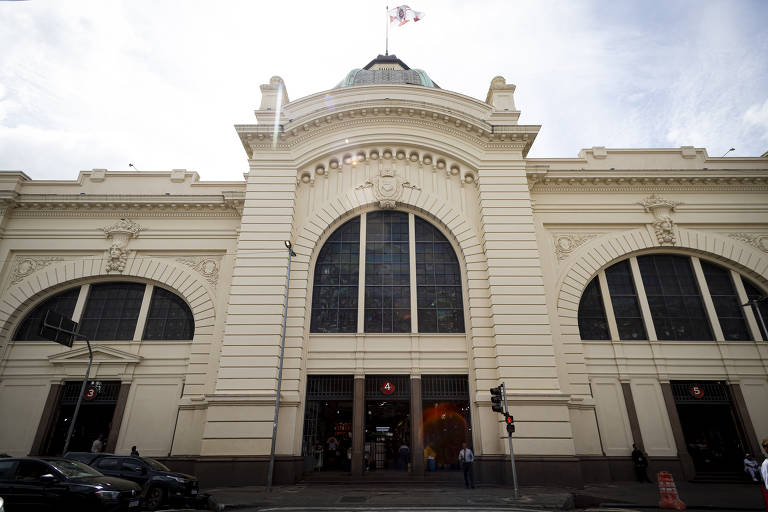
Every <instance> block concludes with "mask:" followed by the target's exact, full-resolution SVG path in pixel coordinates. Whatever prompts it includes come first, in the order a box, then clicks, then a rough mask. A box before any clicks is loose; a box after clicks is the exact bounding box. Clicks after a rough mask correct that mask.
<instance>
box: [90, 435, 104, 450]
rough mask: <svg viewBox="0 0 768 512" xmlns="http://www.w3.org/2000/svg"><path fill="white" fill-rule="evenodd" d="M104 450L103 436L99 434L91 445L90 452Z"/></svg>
mask: <svg viewBox="0 0 768 512" xmlns="http://www.w3.org/2000/svg"><path fill="white" fill-rule="evenodd" d="M103 450H104V436H103V435H101V434H99V437H97V438H96V440H95V441H94V442H93V444H92V445H91V453H101V452H102V451H103Z"/></svg>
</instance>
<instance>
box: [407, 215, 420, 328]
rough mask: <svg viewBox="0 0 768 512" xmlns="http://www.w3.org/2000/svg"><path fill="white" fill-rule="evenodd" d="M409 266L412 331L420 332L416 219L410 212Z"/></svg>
mask: <svg viewBox="0 0 768 512" xmlns="http://www.w3.org/2000/svg"><path fill="white" fill-rule="evenodd" d="M408 267H409V271H408V274H409V278H410V286H409V288H410V297H411V332H412V333H417V332H419V310H418V307H417V306H418V304H417V302H416V219H415V217H414V216H413V214H412V213H409V214H408Z"/></svg>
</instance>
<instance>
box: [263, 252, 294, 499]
mask: <svg viewBox="0 0 768 512" xmlns="http://www.w3.org/2000/svg"><path fill="white" fill-rule="evenodd" d="M285 247H286V249H288V272H287V273H286V274H285V302H284V303H283V331H282V333H281V335H280V360H279V363H278V368H277V394H276V395H275V416H274V419H273V421H272V448H270V450H269V469H268V471H267V491H271V490H272V475H273V474H274V472H275V441H276V440H277V417H278V415H279V414H280V390H281V389H282V387H283V359H284V356H285V326H286V323H287V321H288V286H289V285H290V283H291V256H296V253H295V252H293V249H292V248H291V242H290V241H288V240H286V241H285Z"/></svg>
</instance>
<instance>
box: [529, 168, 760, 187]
mask: <svg viewBox="0 0 768 512" xmlns="http://www.w3.org/2000/svg"><path fill="white" fill-rule="evenodd" d="M706 172H707V171H701V170H695V171H690V170H686V171H677V170H669V171H647V170H645V171H643V170H637V171H621V172H618V173H616V172H611V173H610V174H607V173H604V172H600V171H593V172H589V173H587V172H585V171H573V172H565V171H560V172H557V173H553V172H548V171H546V170H544V169H539V168H531V169H528V170H527V173H526V174H527V177H528V188H529V189H530V190H532V191H534V192H577V191H578V192H634V191H637V192H667V191H675V192H699V191H713V190H717V191H720V192H722V191H733V192H739V191H751V192H755V191H768V172H766V171H764V170H760V169H756V170H754V171H753V170H729V171H726V172H721V173H718V174H715V175H708V176H702V175H701V174H702V173H706ZM671 173H674V175H672V174H671Z"/></svg>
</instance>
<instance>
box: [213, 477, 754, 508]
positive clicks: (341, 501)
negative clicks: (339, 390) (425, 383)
mask: <svg viewBox="0 0 768 512" xmlns="http://www.w3.org/2000/svg"><path fill="white" fill-rule="evenodd" d="M678 489H679V492H680V497H681V499H682V500H683V501H684V502H685V504H686V505H687V506H688V509H689V510H752V511H763V510H765V508H764V505H763V500H762V496H761V494H760V489H759V487H758V486H756V485H738V484H737V485H734V484H691V483H688V482H680V483H678ZM205 492H207V493H209V494H210V502H209V503H210V508H211V510H216V511H225V510H238V511H242V512H247V511H258V510H261V511H266V510H268V509H273V510H280V509H283V510H302V509H303V510H308V509H314V510H321V509H325V510H358V511H361V510H370V509H380V510H383V509H389V510H407V509H422V510H432V511H435V510H443V509H453V510H471V511H473V512H479V511H481V510H516V509H517V510H526V509H527V510H530V509H537V510H569V509H573V508H574V507H576V508H581V509H586V508H597V507H599V506H600V505H602V506H603V507H604V508H605V507H611V508H614V509H617V508H619V509H635V510H643V511H647V510H649V509H656V508H657V507H658V501H659V496H658V491H657V487H656V484H639V483H635V482H619V483H613V484H602V485H591V486H587V487H585V488H583V489H557V488H552V487H523V488H521V489H520V495H521V496H520V499H518V500H515V499H514V498H513V497H512V489H510V488H507V487H495V486H479V487H478V488H477V489H473V490H470V489H464V487H463V486H446V485H440V486H419V485H407V486H404V485H392V486H387V485H376V484H373V485H371V484H366V485H363V484H347V485H317V484H315V485H305V484H297V485H289V486H277V487H275V488H274V489H273V491H272V492H270V493H267V492H265V490H264V487H255V486H254V487H236V488H235V487H233V488H218V489H208V490H206V491H205Z"/></svg>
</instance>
